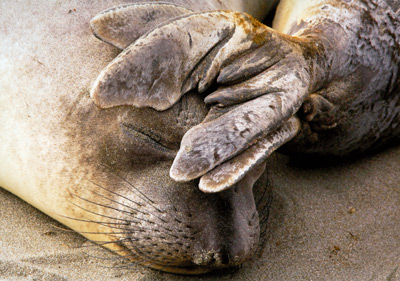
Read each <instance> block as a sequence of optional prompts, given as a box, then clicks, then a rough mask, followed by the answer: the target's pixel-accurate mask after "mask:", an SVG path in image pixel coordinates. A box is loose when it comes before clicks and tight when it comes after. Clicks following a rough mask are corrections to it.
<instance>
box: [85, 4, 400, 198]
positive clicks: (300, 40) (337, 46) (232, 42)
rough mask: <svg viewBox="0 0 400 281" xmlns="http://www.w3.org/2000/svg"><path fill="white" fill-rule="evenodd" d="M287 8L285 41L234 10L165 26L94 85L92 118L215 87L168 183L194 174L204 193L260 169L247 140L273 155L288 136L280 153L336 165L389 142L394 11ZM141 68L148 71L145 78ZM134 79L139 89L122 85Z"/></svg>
mask: <svg viewBox="0 0 400 281" xmlns="http://www.w3.org/2000/svg"><path fill="white" fill-rule="evenodd" d="M294 3H295V4H294ZM294 3H292V2H291V1H285V2H284V3H282V4H281V6H280V7H278V16H277V19H276V21H275V26H276V27H277V29H279V30H280V31H283V32H285V33H286V34H289V35H293V36H288V35H286V34H284V33H281V32H278V31H275V30H272V29H269V28H267V27H265V26H263V25H261V24H260V23H258V22H257V21H255V20H254V19H252V18H251V17H249V16H247V15H245V14H239V13H233V12H222V11H216V12H206V13H200V14H198V13H192V14H190V13H189V14H185V16H181V17H178V18H176V19H175V20H174V19H172V20H170V22H168V23H166V24H164V25H162V26H159V27H158V28H156V29H154V30H153V31H151V32H149V33H147V34H145V35H144V36H143V37H142V38H140V39H139V40H138V41H136V42H135V43H133V44H132V45H130V46H127V48H126V49H125V50H124V51H123V52H122V53H121V55H120V56H119V57H118V58H116V59H115V60H114V61H113V62H112V63H111V64H110V65H109V66H108V68H107V69H105V70H104V72H103V73H102V74H101V75H100V76H99V78H98V80H97V81H96V84H95V86H94V88H93V89H92V93H91V94H92V97H94V99H95V102H96V104H97V105H98V106H100V107H102V108H108V107H113V106H116V105H121V104H126V105H134V106H139V107H141V106H150V107H153V108H155V109H157V110H164V109H165V108H168V107H169V106H171V105H172V104H174V103H175V102H176V101H177V100H179V98H180V97H181V96H182V95H183V94H185V93H186V92H188V91H190V90H192V89H196V88H197V89H198V91H200V92H204V91H205V90H206V89H208V87H209V86H211V85H213V83H214V84H216V85H214V87H218V86H219V88H218V89H217V90H215V91H213V92H212V93H210V94H208V95H207V97H206V98H205V102H206V104H208V105H209V106H210V107H211V109H210V111H209V113H208V115H207V117H206V119H205V120H204V121H203V122H202V123H201V124H200V125H198V126H196V127H194V128H192V129H191V130H190V131H189V132H187V133H186V134H185V136H184V137H183V139H182V142H181V148H180V150H179V152H178V155H177V157H176V158H175V160H174V164H173V165H172V168H171V173H170V174H171V177H172V178H174V179H175V180H177V181H190V180H193V179H195V178H199V177H202V176H203V175H204V177H202V179H201V181H200V188H201V189H202V190H203V191H206V192H218V191H220V190H224V189H226V188H229V186H230V185H231V184H232V183H235V182H236V181H238V180H240V178H241V176H243V175H244V174H245V173H246V171H247V170H251V167H252V166H253V165H255V164H257V163H260V162H262V160H263V159H265V157H266V156H267V155H268V154H269V153H270V152H271V150H270V149H265V150H264V151H263V152H260V150H263V149H258V148H255V147H254V146H255V145H254V144H255V143H256V142H258V143H260V142H265V143H269V144H270V145H271V147H274V148H276V147H278V146H281V145H282V144H283V143H285V142H287V141H289V140H290V139H291V138H292V137H293V135H294V134H297V136H296V138H295V139H294V140H292V141H291V142H290V143H289V144H288V145H286V146H285V151H286V152H288V153H296V154H313V155H322V156H326V155H334V156H344V155H350V154H356V153H362V152H364V151H366V150H368V149H371V148H377V147H381V146H383V145H385V144H387V143H390V142H394V141H397V140H398V138H399V135H400V125H399V124H400V101H399V98H400V95H399V89H398V83H399V81H398V65H399V50H400V49H399V43H400V41H399V35H398V34H399V32H398V30H399V28H400V22H399V18H398V15H397V14H396V13H395V12H396V9H397V7H398V1H386V2H384V1H345V2H343V1H316V2H315V3H314V2H312V3H311V4H307V3H299V2H294ZM307 5H308V6H307ZM293 6H294V7H293ZM286 10H289V11H290V10H292V14H290V13H289V12H287V11H286ZM282 11H283V12H282ZM285 12H286V13H289V15H288V14H285ZM296 13H297V16H298V18H295V20H293V18H291V17H293V14H295V15H296ZM290 20H292V21H290ZM165 46H168V47H165ZM171 50H173V51H172V52H171ZM171 53H172V55H171ZM143 61H152V63H153V64H152V66H151V67H149V68H146V69H143V68H141V67H140V65H142V64H143ZM193 66H194V67H193ZM128 77H129V78H128ZM132 77H133V81H141V82H140V83H133V84H132V83H129V81H128V80H126V79H130V78H132ZM292 116H298V117H300V119H301V127H299V126H296V125H293V126H291V128H290V129H288V130H287V131H288V133H286V134H285V135H283V136H281V137H280V138H278V139H274V140H273V141H271V140H266V138H268V137H270V138H271V137H272V138H273V137H274V136H275V135H277V134H278V135H281V132H279V130H282V126H283V124H285V123H286V122H288V120H289V119H290V118H291V117H292ZM290 120H292V119H290ZM291 122H292V121H291ZM286 124H287V123H286ZM278 128H280V129H278ZM289 132H290V133H289ZM249 149H250V150H253V151H252V152H247V153H248V154H252V155H253V156H254V155H255V154H257V153H258V156H254V157H253V158H254V159H253V160H252V161H248V163H243V161H241V160H237V161H236V162H239V166H240V167H241V168H240V169H236V171H239V172H236V173H240V175H235V176H234V177H232V176H231V177H230V176H229V175H231V174H235V171H234V170H235V169H232V168H230V167H231V166H235V167H238V165H233V164H232V163H230V162H232V161H235V159H236V158H237V157H239V156H237V155H241V153H242V152H243V151H249ZM235 156H237V157H235ZM231 159H233V160H231ZM221 164H222V165H221ZM217 166H218V171H215V170H213V169H214V168H215V167H217ZM244 166H245V168H242V167H244ZM226 178H228V180H226Z"/></svg>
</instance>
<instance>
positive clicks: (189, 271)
mask: <svg viewBox="0 0 400 281" xmlns="http://www.w3.org/2000/svg"><path fill="white" fill-rule="evenodd" d="M148 266H149V267H151V268H154V269H157V270H161V271H164V272H168V273H174V274H181V275H201V274H206V273H209V272H211V271H213V270H214V268H211V267H206V266H199V265H195V264H193V265H188V266H162V265H148Z"/></svg>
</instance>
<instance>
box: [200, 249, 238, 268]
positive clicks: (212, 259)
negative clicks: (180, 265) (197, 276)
mask: <svg viewBox="0 0 400 281" xmlns="http://www.w3.org/2000/svg"><path fill="white" fill-rule="evenodd" d="M193 262H194V263H195V264H197V265H203V266H210V267H215V268H222V267H227V266H233V265H234V264H233V263H235V261H234V260H232V259H231V257H230V255H229V253H227V252H226V251H223V250H221V251H209V252H203V253H201V254H198V255H195V256H194V257H193Z"/></svg>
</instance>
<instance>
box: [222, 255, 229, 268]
mask: <svg viewBox="0 0 400 281" xmlns="http://www.w3.org/2000/svg"><path fill="white" fill-rule="evenodd" d="M220 256H221V258H220V263H221V264H222V265H228V264H229V255H228V253H221V254H220Z"/></svg>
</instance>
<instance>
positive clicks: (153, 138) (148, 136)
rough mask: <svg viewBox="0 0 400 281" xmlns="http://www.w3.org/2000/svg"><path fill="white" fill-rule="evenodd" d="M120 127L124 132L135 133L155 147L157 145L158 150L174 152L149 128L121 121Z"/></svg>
mask: <svg viewBox="0 0 400 281" xmlns="http://www.w3.org/2000/svg"><path fill="white" fill-rule="evenodd" d="M120 126H121V129H122V130H123V131H124V132H127V133H128V134H133V135H137V136H138V137H140V138H142V139H145V140H146V141H149V142H150V143H152V144H153V145H155V147H157V148H158V149H159V150H162V151H165V152H168V153H174V154H175V153H176V152H175V151H174V150H173V149H171V148H170V147H168V146H167V145H166V144H164V143H163V141H162V138H161V137H160V136H158V135H157V134H156V133H154V132H152V131H150V130H148V131H147V130H143V129H142V128H139V127H136V126H134V125H132V124H127V123H121V124H120Z"/></svg>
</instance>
